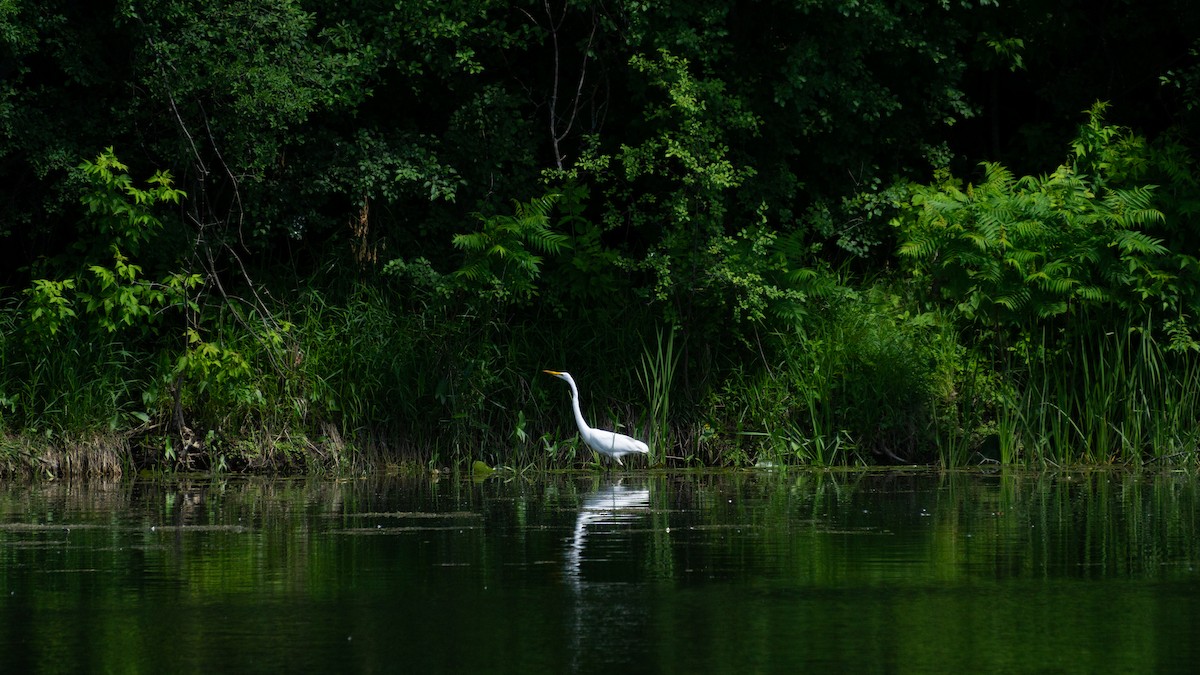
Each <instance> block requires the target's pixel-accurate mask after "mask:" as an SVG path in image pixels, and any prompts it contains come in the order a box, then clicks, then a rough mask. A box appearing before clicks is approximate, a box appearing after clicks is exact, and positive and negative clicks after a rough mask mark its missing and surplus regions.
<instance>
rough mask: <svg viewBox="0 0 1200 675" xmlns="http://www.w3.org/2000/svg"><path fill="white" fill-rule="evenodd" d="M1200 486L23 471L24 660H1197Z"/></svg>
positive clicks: (0, 550) (11, 609)
mask: <svg viewBox="0 0 1200 675" xmlns="http://www.w3.org/2000/svg"><path fill="white" fill-rule="evenodd" d="M1198 485H1200V483H1198V481H1197V479H1196V477H1195V476H1194V475H1192V474H1185V473H1155V474H1150V473H1141V474H1131V473H1110V472H1097V473H1061V474H1038V475H1028V474H1003V475H1001V474H993V475H988V474H983V473H978V472H974V473H943V474H931V473H865V474H864V473H837V472H833V473H828V472H800V473H798V472H794V471H793V472H789V473H786V474H779V473H754V474H751V473H740V474H722V475H694V474H687V475H661V474H656V475H639V474H628V475H624V476H620V477H618V476H612V475H610V476H591V475H589V476H577V475H576V476H555V477H550V478H547V479H537V480H523V479H514V480H507V481H505V480H503V479H495V478H493V479H490V480H487V481H484V482H482V483H475V482H471V481H469V480H457V479H446V478H442V479H441V480H432V479H429V478H425V479H394V478H386V479H385V478H368V479H356V480H338V481H333V480H314V479H290V480H281V479H227V480H226V479H191V480H169V481H135V482H120V483H86V484H61V483H34V484H28V483H7V484H0V671H3V672H286V671H299V672H330V673H332V672H397V671H399V672H414V673H425V672H520V673H533V672H572V671H575V672H581V671H582V672H606V673H607V672H664V673H672V672H678V673H689V674H690V673H696V672H738V673H744V672H801V671H808V672H835V671H846V672H915V673H924V672H1079V673H1095V672H1170V671H1193V670H1194V669H1195V664H1197V663H1198V662H1200V641H1198V640H1197V637H1198V636H1200V540H1198V538H1197V534H1198V532H1197V526H1198V523H1200V518H1198V516H1200V490H1198V489H1197V487H1198Z"/></svg>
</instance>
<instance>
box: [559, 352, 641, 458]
mask: <svg viewBox="0 0 1200 675" xmlns="http://www.w3.org/2000/svg"><path fill="white" fill-rule="evenodd" d="M542 372H543V373H549V374H550V375H553V376H555V377H557V378H558V379H560V380H565V381H566V383H567V384H569V385H570V386H571V409H572V410H574V411H575V424H578V425H579V435H580V436H583V442H584V443H587V446H588V447H589V448H591V449H592V450H595V451H596V452H598V453H600V454H602V455H608V456H609V457H612V458H613V459H614V460H616V462H617V464H620V465H621V466H625V463H624V462H622V461H621V458H622V457H624V456H625V455H633V454H638V453H641V454H643V455H649V454H650V448H649V447H648V446H647V445H646V444H645V443H643V442H641V441H639V440H638V439H636V438H631V437H629V436H626V435H625V434H618V433H616V432H615V431H606V430H604V429H593V428H591V427H589V426H588V425H587V422H584V421H583V413H581V412H579V387H576V386H575V380H573V379H571V374H570V373H562V372H559V371H557V370H543V371H542Z"/></svg>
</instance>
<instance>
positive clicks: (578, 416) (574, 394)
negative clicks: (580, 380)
mask: <svg viewBox="0 0 1200 675" xmlns="http://www.w3.org/2000/svg"><path fill="white" fill-rule="evenodd" d="M567 384H569V385H571V409H572V410H574V411H575V423H576V424H578V425H579V430H580V431H587V430H588V429H590V428H591V427H589V426H588V424H587V422H584V421H583V413H582V412H580V411H579V389H577V388H576V387H575V382H574V380H567Z"/></svg>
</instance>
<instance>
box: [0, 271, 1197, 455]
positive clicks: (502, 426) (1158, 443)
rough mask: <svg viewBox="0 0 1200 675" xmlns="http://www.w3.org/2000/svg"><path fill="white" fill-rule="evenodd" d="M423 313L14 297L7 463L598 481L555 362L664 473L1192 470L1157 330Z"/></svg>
mask: <svg viewBox="0 0 1200 675" xmlns="http://www.w3.org/2000/svg"><path fill="white" fill-rule="evenodd" d="M275 297H281V294H276V295H275ZM411 300H412V298H411V296H406V295H405V292H404V291H402V290H396V289H391V290H389V289H387V288H380V287H378V286H367V285H359V286H355V287H352V288H350V289H349V290H348V291H346V292H344V293H341V294H338V295H333V294H330V293H322V292H318V291H315V290H307V291H304V292H299V293H296V294H294V295H292V296H291V297H289V298H287V301H286V302H283V301H280V303H279V305H278V306H277V307H275V308H274V310H273V312H272V313H271V314H269V315H266V316H261V315H260V316H255V315H253V314H251V313H243V314H241V315H240V316H239V315H238V314H237V313H235V312H234V311H233V310H232V309H228V310H226V311H225V312H224V313H223V314H221V313H217V314H214V316H215V317H216V318H215V319H213V320H212V321H211V322H210V323H208V324H207V329H205V330H204V332H203V333H202V334H201V333H199V331H197V329H195V328H193V329H190V330H189V331H186V332H184V335H183V336H181V337H180V338H178V339H177V340H175V341H173V342H172V341H169V340H166V341H165V340H159V339H141V340H136V339H131V337H130V336H128V335H124V336H122V335H120V333H113V334H105V333H98V332H92V333H88V332H86V331H76V332H66V331H62V332H59V333H58V334H56V336H55V340H56V341H55V342H54V343H53V345H51V346H44V347H43V348H42V349H41V350H36V349H31V348H30V342H29V341H28V339H26V338H28V335H27V334H26V333H24V332H23V328H22V318H21V311H22V307H21V306H19V305H16V304H10V305H9V306H7V307H5V308H4V309H3V311H2V312H0V321H4V322H6V325H7V326H8V327H9V330H8V331H6V336H7V337H6V338H5V341H4V342H3V343H2V350H0V358H2V359H3V365H4V368H3V375H2V378H3V379H0V394H2V396H3V398H2V399H0V400H3V409H2V412H0V428H2V431H3V434H4V438H5V439H6V440H5V441H4V442H3V446H2V447H3V450H2V451H0V457H2V458H3V459H2V463H0V471H3V472H4V473H7V474H19V473H25V474H41V475H51V476H62V475H87V474H95V473H104V474H113V473H120V472H125V473H128V472H137V471H141V470H146V469H149V470H164V469H165V470H200V471H251V472H275V471H308V472H334V473H336V472H346V471H363V470H380V469H386V468H388V467H392V468H395V467H399V466H425V467H445V466H459V467H467V466H469V465H470V464H471V463H472V462H474V461H476V460H480V461H483V462H485V463H487V464H489V465H491V466H497V465H504V466H509V467H516V468H520V469H526V468H531V469H537V470H543V469H553V468H584V467H587V466H592V465H593V464H594V462H595V458H594V456H593V455H592V453H591V452H590V451H587V450H586V448H584V447H583V446H582V445H581V444H580V442H579V440H578V437H577V435H576V433H575V429H574V425H573V421H572V419H571V415H570V409H569V403H568V402H569V394H568V392H567V390H566V388H565V387H563V386H561V383H560V382H558V381H557V380H555V379H553V378H550V377H547V376H543V375H542V374H541V370H542V369H543V368H546V367H554V368H562V369H566V370H569V371H571V372H573V373H574V374H575V377H576V379H577V380H578V381H579V382H580V384H581V390H582V391H581V394H582V399H583V410H584V415H585V417H586V418H587V419H588V420H589V422H590V423H591V424H592V425H593V426H598V427H603V428H617V429H621V430H623V431H625V432H627V433H631V434H633V435H635V436H638V437H641V438H647V439H651V440H652V443H653V445H654V450H653V453H654V454H653V455H652V457H653V461H654V462H655V463H665V464H669V465H690V466H695V465H719V466H746V465H752V464H756V463H761V462H771V463H775V464H817V465H837V464H899V463H904V464H909V463H918V464H936V465H941V466H947V467H954V466H964V465H971V464H978V463H992V462H996V463H1003V464H1010V465H1025V466H1047V465H1065V464H1080V463H1087V464H1105V463H1114V462H1115V463H1124V464H1134V465H1136V464H1141V463H1146V462H1170V463H1190V462H1192V461H1194V456H1195V448H1196V444H1197V436H1198V434H1197V428H1198V427H1197V421H1198V420H1200V367H1198V366H1197V363H1196V360H1195V358H1194V356H1193V354H1192V353H1191V352H1188V351H1179V350H1171V349H1167V348H1165V347H1164V346H1163V345H1162V344H1160V342H1159V341H1157V340H1156V339H1155V338H1154V336H1153V331H1151V330H1150V327H1148V326H1144V325H1130V324H1129V323H1125V324H1123V325H1118V326H1115V327H1114V328H1113V329H1112V330H1106V331H1102V332H1097V331H1077V332H1073V333H1072V332H1069V331H1065V330H1060V331H1056V332H1046V333H1045V334H1044V335H1043V336H1042V338H1041V339H1040V340H1039V341H1038V342H1037V343H1036V344H1028V343H1026V344H1022V345H1021V346H1020V349H1017V348H1010V349H1006V350H996V349H995V348H994V343H993V342H975V343H972V342H971V341H970V338H971V335H972V334H971V333H968V332H964V331H961V330H959V329H956V328H955V327H954V326H953V324H951V323H950V322H948V321H947V320H946V319H945V317H943V316H941V315H940V314H938V313H936V312H925V313H920V312H914V311H912V309H911V307H912V306H913V304H912V302H911V300H910V299H909V298H908V296H907V294H906V292H905V290H904V287H903V286H900V285H897V284H895V283H882V282H880V283H875V284H871V285H867V286H864V287H863V288H861V289H859V290H854V289H851V288H849V287H847V286H843V287H841V288H840V289H839V290H838V291H837V293H836V296H835V297H831V298H830V299H829V300H828V301H826V302H824V303H823V306H822V308H821V309H820V310H819V311H813V312H811V313H809V314H807V315H806V316H805V317H804V319H803V320H802V321H796V322H793V323H791V324H787V325H785V326H784V325H777V326H776V327H775V329H774V330H772V331H768V330H767V329H766V327H765V326H764V327H763V330H762V331H761V332H759V333H758V334H757V335H755V336H754V338H753V339H745V338H738V339H730V338H728V337H726V339H725V340H724V341H721V340H719V339H718V340H716V341H709V340H708V338H709V337H710V336H697V335H689V334H688V333H687V332H686V331H684V330H681V329H674V330H672V329H670V328H667V329H665V330H664V329H663V327H662V326H661V325H660V324H656V323H655V322H654V321H653V318H652V317H651V316H650V315H649V313H646V314H645V315H643V316H638V315H637V314H636V313H634V312H631V313H629V315H628V319H629V321H628V327H629V329H628V330H617V331H614V330H611V329H610V330H605V329H604V327H603V326H600V325H595V324H591V325H589V324H587V323H584V322H573V321H569V320H565V319H562V318H559V317H554V316H544V315H541V314H532V315H531V314H522V313H516V312H514V313H511V314H508V315H504V316H501V315H499V314H497V315H493V316H491V317H486V318H483V317H477V316H464V315H458V314H454V313H448V312H445V311H444V310H445V308H444V307H442V308H437V309H433V310H427V311H416V310H414V305H413V303H412V302H411ZM201 328H204V327H203V326H201ZM198 335H199V337H197V336H198ZM106 337H107V340H106V339H104V338H106Z"/></svg>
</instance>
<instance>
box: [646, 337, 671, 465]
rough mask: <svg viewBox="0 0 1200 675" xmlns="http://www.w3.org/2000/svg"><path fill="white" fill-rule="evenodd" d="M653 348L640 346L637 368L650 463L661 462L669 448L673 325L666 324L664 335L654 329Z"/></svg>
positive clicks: (668, 452)
mask: <svg viewBox="0 0 1200 675" xmlns="http://www.w3.org/2000/svg"><path fill="white" fill-rule="evenodd" d="M656 336H657V339H656V340H655V343H654V351H653V353H651V351H650V347H649V346H646V347H643V348H642V363H641V368H640V369H639V370H638V382H640V383H641V385H642V390H643V391H644V392H646V400H647V401H649V404H650V421H651V424H650V434H651V439H650V441H651V442H650V444H649V445H650V457H649V461H650V463H652V464H653V463H657V462H661V461H662V460H663V459H664V458H665V457H666V456H667V455H668V454H670V450H671V433H670V424H671V388H672V385H673V384H674V381H675V369H676V367H677V366H678V365H679V355H678V354H677V353H676V352H675V329H674V327H671V328H668V329H667V331H666V334H665V337H664V333H663V330H662V328H659V329H658V330H657V331H656Z"/></svg>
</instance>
